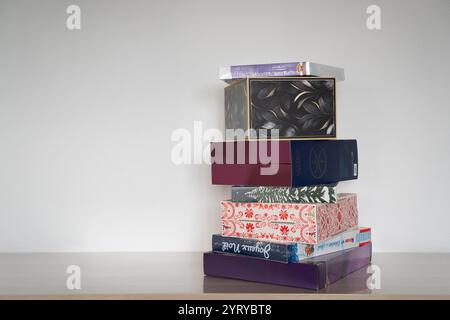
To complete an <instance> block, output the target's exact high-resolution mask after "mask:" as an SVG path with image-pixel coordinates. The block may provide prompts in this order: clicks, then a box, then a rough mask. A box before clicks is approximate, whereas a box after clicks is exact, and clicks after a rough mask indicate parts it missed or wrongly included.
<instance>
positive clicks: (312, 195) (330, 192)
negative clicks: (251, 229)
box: [231, 183, 337, 203]
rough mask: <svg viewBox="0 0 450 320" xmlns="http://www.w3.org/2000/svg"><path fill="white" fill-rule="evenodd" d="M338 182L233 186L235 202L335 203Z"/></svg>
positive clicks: (232, 191) (232, 193)
mask: <svg viewBox="0 0 450 320" xmlns="http://www.w3.org/2000/svg"><path fill="white" fill-rule="evenodd" d="M336 195H337V183H334V184H323V185H316V186H305V187H298V188H290V187H241V186H233V187H231V201H233V202H269V203H271V202H276V203H335V202H336V200H337V197H336Z"/></svg>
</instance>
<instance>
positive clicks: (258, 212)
mask: <svg viewBox="0 0 450 320" xmlns="http://www.w3.org/2000/svg"><path fill="white" fill-rule="evenodd" d="M221 220H222V235H223V236H227V237H240V238H252V239H264V240H273V241H283V242H299V243H307V244H317V243H318V242H320V241H323V240H326V239H328V238H330V237H332V236H334V235H336V234H338V233H341V232H344V231H346V230H347V229H349V228H353V227H356V226H357V225H358V209H357V204H356V194H354V193H341V194H339V195H338V200H337V202H336V203H317V204H312V203H310V204H299V203H258V202H245V203H242V202H231V201H222V202H221Z"/></svg>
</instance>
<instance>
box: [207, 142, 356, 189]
mask: <svg viewBox="0 0 450 320" xmlns="http://www.w3.org/2000/svg"><path fill="white" fill-rule="evenodd" d="M211 176H212V183H213V184H224V185H239V186H277V187H302V186H311V185H319V184H330V183H337V182H339V181H344V180H353V179H357V178H358V147H357V143H356V140H297V141H279V140H271V141H268V140H260V141H229V142H213V143H212V144H211Z"/></svg>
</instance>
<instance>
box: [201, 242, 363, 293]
mask: <svg viewBox="0 0 450 320" xmlns="http://www.w3.org/2000/svg"><path fill="white" fill-rule="evenodd" d="M371 258H372V245H371V244H368V245H366V246H362V247H358V248H353V249H348V250H344V251H340V252H336V253H330V254H326V255H323V256H320V257H316V258H311V259H307V260H304V261H303V262H301V263H282V262H276V261H268V260H264V259H260V258H254V257H246V256H240V255H233V254H226V253H212V252H206V253H204V255H203V271H204V274H205V275H208V276H216V277H224V278H234V279H240V280H247V281H257V282H264V283H271V284H278V285H285V286H290V287H299V288H305V289H315V290H318V289H322V288H324V287H326V286H328V285H329V284H332V283H333V282H336V281H337V280H339V279H342V278H344V277H345V276H347V275H348V274H350V273H352V272H354V271H356V270H358V269H360V268H362V267H364V266H367V265H369V264H370V261H371Z"/></svg>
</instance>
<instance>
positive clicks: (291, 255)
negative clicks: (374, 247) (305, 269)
mask: <svg viewBox="0 0 450 320" xmlns="http://www.w3.org/2000/svg"><path fill="white" fill-rule="evenodd" d="M370 241H371V232H370V228H353V229H350V230H347V231H344V232H342V233H340V234H338V235H336V236H333V237H331V238H329V239H327V240H325V241H321V242H319V243H318V244H304V243H286V242H277V241H266V240H259V239H252V238H235V237H224V236H221V235H219V234H215V235H213V237H212V249H213V252H218V253H232V254H238V255H244V256H250V257H255V258H261V259H266V260H271V261H279V262H284V263H297V262H300V261H303V260H305V259H308V258H311V257H318V256H321V255H324V254H329V253H333V252H338V251H342V250H346V249H350V248H355V247H360V246H364V245H367V244H368V243H370Z"/></svg>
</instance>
